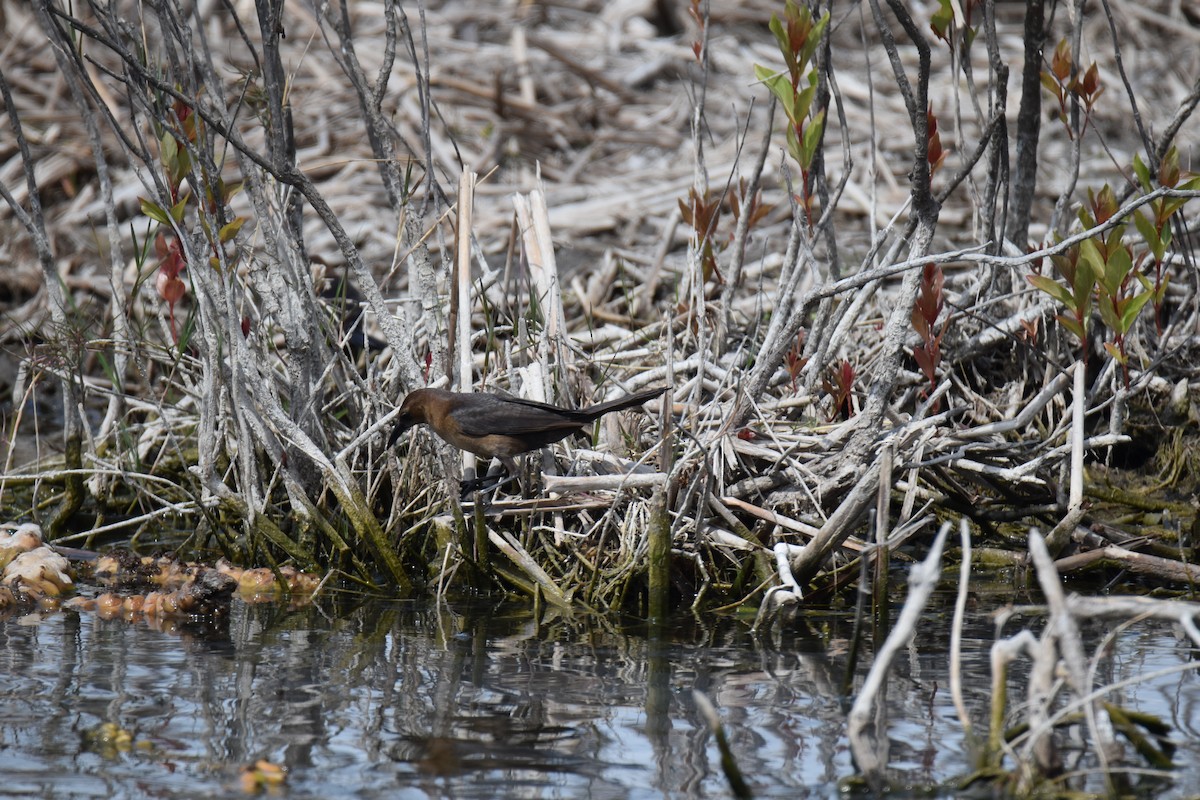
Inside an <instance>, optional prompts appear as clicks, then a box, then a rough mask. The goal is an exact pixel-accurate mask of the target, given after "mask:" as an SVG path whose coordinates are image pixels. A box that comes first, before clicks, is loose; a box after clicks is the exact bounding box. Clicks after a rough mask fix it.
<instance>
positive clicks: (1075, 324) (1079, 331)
mask: <svg viewBox="0 0 1200 800" xmlns="http://www.w3.org/2000/svg"><path fill="white" fill-rule="evenodd" d="M1055 319H1056V320H1058V324H1059V325H1062V326H1063V327H1064V328H1066V329H1067V330H1068V331H1070V332H1071V333H1073V334H1075V338H1076V339H1078V340H1079V341H1080V342H1084V341H1086V340H1087V330H1085V329H1084V327H1083V324H1082V323H1080V322H1079V320H1077V319H1072V318H1071V317H1068V316H1066V315H1065V314H1059V315H1058V316H1056V317H1055Z"/></svg>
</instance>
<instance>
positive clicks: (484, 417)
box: [450, 393, 587, 436]
mask: <svg viewBox="0 0 1200 800" xmlns="http://www.w3.org/2000/svg"><path fill="white" fill-rule="evenodd" d="M476 397H479V398H483V397H486V398H488V401H487V402H486V403H479V402H476V403H472V404H471V405H469V406H462V407H460V408H456V409H454V410H453V411H451V412H450V416H451V417H453V418H454V421H455V422H457V423H458V425H459V428H460V429H461V430H462V432H463V433H464V434H466V435H467V436H493V435H496V434H505V435H511V436H521V435H525V434H530V433H547V432H549V431H573V430H578V429H579V428H580V427H582V426H583V425H584V424H585V423H586V422H587V418H586V417H584V416H581V415H580V413H579V412H578V411H571V410H569V409H562V408H556V407H554V406H552V405H548V404H546V403H538V402H535V401H533V400H521V399H519V398H505V397H499V396H498V395H489V394H483V393H481V394H479V395H476Z"/></svg>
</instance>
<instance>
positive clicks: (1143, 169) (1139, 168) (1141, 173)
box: [1133, 153, 1151, 192]
mask: <svg viewBox="0 0 1200 800" xmlns="http://www.w3.org/2000/svg"><path fill="white" fill-rule="evenodd" d="M1133 172H1134V174H1136V175H1137V178H1138V183H1140V184H1141V185H1142V191H1144V192H1148V191H1150V188H1151V183H1150V168H1149V167H1147V166H1146V162H1144V161H1142V157H1141V155H1140V154H1138V153H1134V155H1133Z"/></svg>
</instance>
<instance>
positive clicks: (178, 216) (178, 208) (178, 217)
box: [171, 195, 188, 222]
mask: <svg viewBox="0 0 1200 800" xmlns="http://www.w3.org/2000/svg"><path fill="white" fill-rule="evenodd" d="M187 201H188V195H184V196H183V197H181V198H179V202H178V203H176V204H175V205H173V206H171V217H172V218H173V219H174V220H175V221H176V222H183V212H184V211H185V210H186V209H187Z"/></svg>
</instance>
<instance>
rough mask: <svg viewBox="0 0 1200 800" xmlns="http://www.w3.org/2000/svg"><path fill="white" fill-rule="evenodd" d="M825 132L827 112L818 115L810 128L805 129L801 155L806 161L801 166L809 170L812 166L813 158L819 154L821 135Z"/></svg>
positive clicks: (809, 125) (810, 124) (813, 119)
mask: <svg viewBox="0 0 1200 800" xmlns="http://www.w3.org/2000/svg"><path fill="white" fill-rule="evenodd" d="M824 130H825V111H824V110H822V111H820V112H818V113H817V115H816V116H815V117H813V118H812V121H811V122H809V123H808V127H807V128H805V129H804V145H803V147H801V148H800V152H801V155H803V156H804V160H803V161H802V162H800V163H801V165H802V166H803V167H804V168H805V169H808V168H809V167H811V166H812V162H813V156H815V155H816V153H817V148H818V147H820V146H821V134H822V133H823V132H824Z"/></svg>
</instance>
